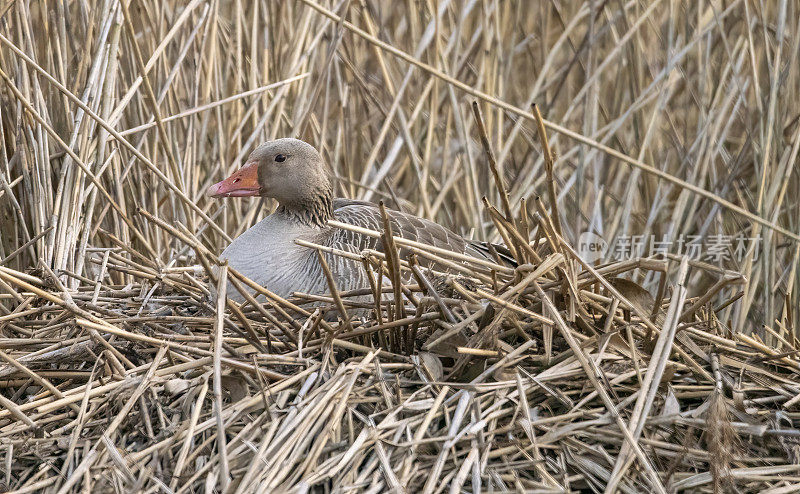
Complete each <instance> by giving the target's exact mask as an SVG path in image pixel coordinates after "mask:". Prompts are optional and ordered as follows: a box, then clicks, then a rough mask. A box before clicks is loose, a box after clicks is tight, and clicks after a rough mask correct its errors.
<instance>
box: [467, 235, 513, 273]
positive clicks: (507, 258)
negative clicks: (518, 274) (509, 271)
mask: <svg viewBox="0 0 800 494" xmlns="http://www.w3.org/2000/svg"><path fill="white" fill-rule="evenodd" d="M470 245H471V246H472V247H473V248H474V249H475V250H477V251H478V252H480V253H481V254H483V255H484V256H486V257H487V258H489V259H491V260H493V261H495V262H497V263H498V264H503V265H505V266H508V267H510V268H516V267H517V266H519V263H518V262H517V260H516V259H514V256H513V255H512V254H511V251H510V250H508V247H506V246H505V245H503V244H492V243H489V242H478V241H473V242H470Z"/></svg>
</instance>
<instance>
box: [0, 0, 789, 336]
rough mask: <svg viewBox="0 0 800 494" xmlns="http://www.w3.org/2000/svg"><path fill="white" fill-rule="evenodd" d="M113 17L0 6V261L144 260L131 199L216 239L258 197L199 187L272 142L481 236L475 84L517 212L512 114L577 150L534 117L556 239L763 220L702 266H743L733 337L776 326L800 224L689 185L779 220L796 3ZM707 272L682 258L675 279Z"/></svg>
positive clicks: (52, 6)
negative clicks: (736, 250)
mask: <svg viewBox="0 0 800 494" xmlns="http://www.w3.org/2000/svg"><path fill="white" fill-rule="evenodd" d="M128 10H129V12H128V13H129V16H128V17H126V16H125V15H124V10H123V9H122V8H121V7H120V4H119V3H117V2H67V3H65V2H32V3H30V5H28V4H27V3H26V2H7V3H6V4H5V5H4V8H3V17H2V19H3V23H2V30H0V33H2V35H3V40H2V49H1V50H0V56H2V70H3V73H4V74H5V76H4V78H3V79H4V82H3V86H2V87H3V91H2V97H3V106H2V124H3V125H2V132H3V135H2V141H3V144H4V146H3V151H2V153H0V160H2V162H0V170H1V171H2V174H1V175H0V180H2V193H3V195H4V196H5V197H4V198H1V199H0V211H2V213H0V214H2V215H3V216H2V221H3V224H2V225H3V228H2V242H0V249H2V251H0V258H5V257H6V256H8V255H9V254H11V253H12V252H14V251H16V250H17V249H19V248H20V247H21V246H24V245H26V244H27V247H26V248H25V249H23V250H22V252H19V253H18V254H17V255H16V256H14V258H13V259H8V260H6V265H8V266H10V267H14V268H17V269H21V270H24V269H27V268H28V267H31V266H36V265H37V264H38V262H39V261H40V260H41V261H42V262H43V263H45V264H46V265H47V266H50V267H51V268H53V269H56V270H67V271H69V272H72V273H75V274H78V275H87V274H89V272H87V269H89V267H88V266H90V265H91V263H89V264H87V262H86V261H87V249H91V248H92V247H102V246H112V245H115V244H117V243H121V244H123V245H131V246H133V247H134V248H135V250H137V251H139V252H146V253H147V255H148V257H150V256H152V257H154V258H157V259H158V260H159V261H160V262H161V263H164V264H168V263H169V262H171V261H174V260H175V259H176V258H179V257H180V256H181V255H186V254H187V252H188V251H187V249H186V247H185V246H184V245H182V244H181V243H180V242H178V241H176V240H175V239H174V238H173V237H171V236H170V234H169V233H167V232H164V231H163V230H160V229H158V228H156V227H154V226H153V225H152V224H151V223H148V222H147V221H146V220H145V219H143V218H142V217H140V216H137V215H136V214H135V211H136V208H140V207H141V208H144V209H145V210H147V211H149V212H151V213H153V214H157V215H158V216H159V217H161V218H163V219H165V220H167V221H169V222H180V223H181V224H183V225H185V226H186V227H187V228H189V230H191V231H192V232H196V233H198V236H199V237H200V238H202V239H203V241H204V242H205V243H206V244H207V245H209V246H210V247H212V250H214V251H218V250H219V249H221V248H222V247H224V245H225V242H226V238H225V236H224V235H223V234H222V232H226V233H227V234H228V235H229V236H231V237H233V236H235V235H237V234H238V233H240V232H242V231H244V230H245V229H246V228H247V227H249V226H250V225H251V224H253V222H255V221H257V220H258V219H259V218H260V217H262V216H263V215H265V214H268V212H269V208H268V207H264V206H262V205H261V203H260V202H259V201H258V200H256V199H252V200H251V199H245V200H236V201H225V202H219V201H213V200H209V199H207V198H205V197H203V191H204V190H205V188H206V187H207V186H208V185H209V184H210V183H213V182H214V181H217V180H219V179H220V178H221V177H223V176H224V175H226V174H227V173H229V172H230V171H231V170H233V169H235V168H236V167H237V166H239V165H240V164H241V163H242V160H243V158H245V157H246V156H247V154H248V153H249V152H250V151H251V150H252V149H253V147H254V146H255V145H257V144H258V143H260V142H262V141H264V140H266V139H270V138H274V137H281V136H298V137H301V138H303V139H305V140H307V141H309V142H311V143H313V144H314V145H316V146H317V147H318V148H320V149H321V150H322V152H323V154H324V156H325V157H326V158H327V159H328V161H329V163H330V165H331V166H332V167H333V169H334V170H335V173H336V174H337V175H338V176H339V177H340V180H339V181H338V190H339V193H340V194H341V195H344V196H350V197H363V198H369V199H372V200H378V199H384V200H387V201H391V204H399V205H400V206H401V207H403V208H405V209H407V210H409V211H412V212H414V213H417V214H420V215H422V216H425V217H428V218H432V219H435V220H437V221H439V222H441V223H443V224H445V225H448V226H451V227H453V228H454V229H456V230H458V231H461V232H462V233H464V234H467V235H470V234H472V233H471V232H473V231H474V236H475V237H477V238H491V237H492V231H491V221H490V220H489V217H488V215H487V213H486V212H485V211H484V210H483V208H482V206H481V197H482V196H484V195H486V196H488V197H489V198H490V200H491V201H492V202H494V203H497V202H498V196H497V192H496V189H495V188H494V187H491V186H490V183H491V176H490V172H489V170H488V167H487V166H486V165H485V162H484V159H483V156H482V151H481V148H480V145H479V143H478V141H477V136H476V131H475V128H474V120H473V119H472V116H471V111H470V102H472V101H473V100H477V101H478V102H479V103H480V105H481V107H482V109H483V114H484V116H485V122H486V127H487V133H488V135H489V137H490V140H491V144H492V147H493V149H494V150H495V153H496V155H497V158H498V163H499V167H500V169H501V172H502V174H503V175H504V177H505V178H506V179H507V181H508V183H509V184H510V198H511V203H512V204H514V205H516V204H518V203H519V200H520V199H523V198H525V199H528V203H529V204H530V199H531V198H532V197H534V196H536V195H537V194H544V193H545V189H544V179H545V174H544V170H543V160H542V155H541V152H540V147H539V144H538V139H537V137H536V130H535V129H536V127H535V122H533V121H531V120H529V119H527V118H525V117H521V116H520V115H519V112H530V109H531V104H533V103H536V104H538V106H539V108H540V111H541V112H542V114H543V115H544V116H545V118H546V119H547V120H548V121H550V122H554V123H556V124H557V125H558V126H563V127H565V128H567V129H570V130H572V131H574V132H575V133H578V134H580V135H582V136H584V137H585V138H586V140H587V141H589V142H590V143H589V144H586V143H583V142H578V141H577V140H576V139H573V138H571V137H569V136H565V135H562V134H560V133H559V132H553V131H552V128H551V134H552V135H551V141H552V147H553V149H554V152H555V153H556V156H557V159H556V162H555V175H556V179H557V183H558V189H559V203H558V204H559V213H560V215H561V218H562V222H563V224H564V227H565V232H566V234H567V236H568V237H569V238H572V239H573V240H575V241H577V239H578V236H579V235H580V233H581V232H584V231H590V230H591V231H596V232H599V233H602V235H603V237H604V238H606V239H613V238H615V237H618V236H620V235H639V234H641V235H651V234H652V235H655V237H656V238H657V239H660V238H662V237H663V236H664V235H667V236H668V237H667V238H669V239H671V240H674V241H677V239H678V238H679V237H680V236H681V235H682V234H683V235H685V236H688V235H702V236H704V237H703V238H704V241H706V240H708V238H709V237H711V236H713V235H717V234H721V235H730V236H736V235H742V236H745V237H748V238H749V237H759V236H760V237H761V238H762V241H761V244H760V247H761V248H760V249H759V250H758V251H756V253H755V254H754V256H753V257H756V258H755V259H752V260H751V259H750V258H746V259H744V260H743V261H742V262H739V261H738V260H737V259H735V258H733V259H730V260H726V261H724V262H723V263H721V264H722V267H724V268H728V269H733V270H736V271H740V272H742V273H743V274H744V275H745V276H746V277H747V279H748V280H750V283H749V284H748V285H747V288H746V290H745V293H744V296H743V298H742V300H741V302H739V303H737V304H736V305H735V307H733V308H732V309H731V313H730V315H729V318H728V319H729V320H730V321H731V325H732V327H733V328H734V329H735V330H741V329H748V330H751V329H753V328H758V327H760V325H761V324H768V325H774V324H775V323H776V322H775V321H776V320H777V321H779V322H778V323H779V324H786V325H787V326H788V327H792V328H794V327H797V323H798V319H797V317H798V314H797V312H798V311H796V310H791V308H793V307H797V306H798V300H800V298H798V295H797V290H796V289H794V286H795V282H796V281H797V279H798V275H800V270H798V252H800V251H798V248H799V247H800V243H798V242H797V239H791V238H789V237H787V236H786V235H782V234H776V233H775V231H774V230H773V229H772V228H769V227H764V226H763V225H761V224H759V223H756V222H754V221H752V220H751V219H749V218H748V217H746V216H744V215H742V214H739V213H736V212H731V211H730V209H729V208H726V207H724V206H721V205H720V204H719V202H715V201H714V200H712V199H709V198H707V197H703V196H700V195H698V194H697V193H696V191H694V190H692V188H690V187H688V186H687V185H689V186H693V187H695V188H698V189H702V190H704V191H707V192H708V193H709V194H712V195H713V196H714V197H716V198H721V199H724V200H726V201H730V202H731V203H733V204H735V205H737V206H739V207H741V208H742V209H744V210H746V211H749V212H752V214H753V215H757V216H759V217H761V218H763V220H765V221H766V222H768V223H773V224H776V225H780V226H782V227H783V228H785V229H786V230H789V231H791V232H798V231H800V211H798V207H800V206H798V202H797V201H796V200H794V199H795V198H796V197H797V195H798V192H799V191H800V182H799V181H800V173H798V160H797V152H798V145H800V139H799V138H798V137H799V136H800V125H798V117H799V116H800V110H799V108H798V105H797V104H796V102H797V100H798V97H799V96H800V95H798V91H799V90H800V67H798V62H797V58H798V50H800V38H799V37H798V29H797V27H798V26H797V22H798V21H797V19H798V14H799V13H800V12H798V5H797V4H796V3H795V2H763V3H762V2H746V1H734V2H726V3H721V2H699V3H698V2H667V1H663V2H642V3H639V2H599V1H598V2H595V3H592V2H576V3H572V2H567V3H565V4H563V5H562V4H558V3H550V2H532V3H527V2H464V3H461V2H455V3H451V2H410V1H409V2H377V3H372V2H367V3H362V2H343V3H334V4H321V3H316V2H309V3H304V2H254V3H252V4H250V3H249V2H241V1H234V2H205V1H191V2H187V3H186V4H185V5H184V4H182V3H180V2H133V4H132V5H131V6H130V7H129V9H128ZM342 12H344V14H345V18H346V23H342V22H339V20H338V19H339V17H337V16H338V15H339V14H341V13H342ZM437 12H438V15H435V14H436V13H437ZM125 19H129V21H130V22H129V23H126V22H125ZM131 32H133V33H135V37H132V36H131ZM134 42H135V44H134ZM409 58H412V59H413V60H414V61H416V62H418V63H416V64H411V63H409V62H408V59H409ZM451 79H455V80H458V81H460V82H461V83H462V84H463V85H464V86H467V87H469V88H471V89H472V90H473V94H468V93H467V92H465V91H464V90H462V89H463V88H459V87H454V85H453V84H451V83H450V82H449V81H450V80H451ZM287 81H288V82H287ZM59 86H60V87H59ZM268 86H273V87H272V88H270V89H266V87H268ZM150 96H154V97H155V103H154V102H153V100H152V99H150ZM484 96H487V97H484ZM75 98H77V99H78V100H80V102H81V103H82V104H83V105H85V106H87V107H88V108H89V109H90V110H91V111H92V112H93V113H94V115H96V116H98V117H100V119H102V122H103V125H101V124H100V123H99V122H98V119H96V118H92V117H90V116H88V115H87V114H86V112H85V111H83V110H82V108H81V105H79V104H78V102H77V101H75ZM495 100H497V101H500V102H503V103H504V104H505V105H506V106H507V107H509V106H513V107H515V108H517V109H519V110H518V111H516V112H515V111H508V109H507V108H506V109H504V108H499V107H498V106H497V105H495V104H492V103H493V102H494V101H495ZM158 120H161V124H160V125H159V124H157V121H158ZM111 129H113V130H114V131H115V132H110V130H111ZM63 143H66V144H68V145H69V147H70V149H71V150H72V152H73V153H74V154H75V155H77V156H70V154H71V153H68V154H65V150H64V146H63ZM592 143H599V144H603V145H606V146H609V147H611V148H613V149H616V150H618V151H619V152H621V153H624V155H626V156H628V157H630V158H632V159H634V160H637V161H639V162H641V163H642V165H643V166H642V167H641V168H634V167H631V166H630V165H628V164H626V163H625V162H624V161H622V160H620V159H618V158H617V157H614V156H610V155H609V154H607V153H605V152H603V150H602V149H599V150H598V147H597V146H595V145H593V144H592ZM86 170H88V171H90V172H91V173H92V174H93V175H94V176H95V177H96V179H97V182H98V184H99V185H100V187H101V188H102V189H98V188H97V186H96V184H94V183H93V180H92V179H91V178H90V177H89V176H87V174H86ZM652 170H658V171H660V172H661V173H663V174H668V175H669V176H672V177H676V178H677V179H680V180H683V181H685V182H684V183H674V182H671V181H669V180H665V179H663V178H659V177H657V176H655V175H654V174H653V173H651V171H652ZM112 200H113V205H112ZM212 218H213V225H218V227H216V226H212V224H211V223H209V221H208V220H209V219H212ZM598 225H600V227H599V228H598ZM48 229H49V230H48ZM45 232H46V233H45ZM37 236H38V238H37V239H36V240H35V241H34V242H30V241H31V239H34V238H36V237H37ZM687 238H688V237H687ZM29 242H30V243H29ZM643 281H645V282H646V283H650V282H651V281H652V280H649V279H648V280H643ZM73 283H74V280H73ZM709 283H710V281H709V280H707V279H704V278H703V277H702V276H698V277H696V278H693V279H692V280H691V283H690V284H689V286H690V290H692V293H702V292H703V290H704V289H705V288H706V287H707V285H708V284H709Z"/></svg>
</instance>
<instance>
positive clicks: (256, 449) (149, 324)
mask: <svg viewBox="0 0 800 494" xmlns="http://www.w3.org/2000/svg"><path fill="white" fill-rule="evenodd" d="M489 207H490V211H491V212H492V217H493V218H495V220H496V222H497V223H496V226H497V227H498V228H501V229H502V230H503V231H504V233H505V236H507V238H508V239H509V240H510V242H509V246H510V250H511V251H512V252H514V254H515V256H516V258H517V260H518V261H519V266H518V267H516V268H510V267H507V266H505V265H503V264H499V263H493V262H490V261H478V260H474V259H470V258H466V257H464V256H461V255H459V254H457V253H451V254H450V255H448V254H447V253H442V252H441V251H437V252H431V251H429V250H426V249H425V248H424V246H409V245H405V248H409V249H411V250H413V251H415V252H414V253H412V254H411V256H410V257H409V258H407V259H402V258H400V256H399V254H398V251H397V250H396V249H397V248H398V247H399V245H400V244H403V242H404V240H403V239H400V238H394V239H392V238H391V237H388V236H387V232H375V233H376V234H381V235H383V238H384V241H385V245H387V252H386V253H382V252H364V253H362V255H363V258H364V260H365V269H369V270H371V271H373V272H374V273H375V275H377V270H379V269H383V271H384V275H385V276H387V277H389V278H390V279H398V278H397V277H400V278H399V279H401V280H408V281H403V282H402V283H400V284H398V285H396V287H397V288H398V289H399V290H394V289H393V288H392V287H388V288H387V287H382V288H380V291H381V292H387V291H389V293H374V292H372V291H370V290H366V291H362V292H354V293H343V292H334V293H332V294H329V295H326V296H319V295H317V296H310V295H304V294H296V295H295V296H294V297H292V298H290V299H288V300H286V299H282V298H280V297H277V296H275V295H274V294H272V293H270V292H269V291H268V290H266V289H264V288H261V287H258V286H257V285H255V284H253V283H252V282H250V281H249V280H246V279H244V278H242V277H241V276H240V275H238V273H236V272H235V271H233V270H229V269H227V267H226V266H223V267H222V269H220V270H219V278H218V279H217V280H211V282H214V283H217V284H218V285H219V286H220V289H221V290H223V289H224V286H225V285H226V284H227V283H226V281H227V279H228V278H229V277H230V278H231V279H232V280H234V282H235V284H237V285H238V286H241V287H243V288H244V287H245V286H247V285H248V284H250V285H252V288H254V289H256V290H257V292H256V293H257V295H258V297H257V299H253V300H252V301H251V302H248V303H245V304H243V305H242V306H239V305H237V304H236V303H235V302H233V301H231V300H230V299H227V300H226V299H222V298H220V299H218V300H217V304H216V306H214V305H213V304H212V303H211V302H210V301H209V299H208V296H207V294H208V282H209V280H208V278H207V277H205V276H203V275H202V272H201V271H200V270H198V269H197V268H194V267H192V266H186V267H180V266H171V267H166V268H164V267H162V268H159V267H158V266H157V265H156V264H155V263H152V262H148V261H147V260H146V259H144V258H142V259H140V260H139V261H133V260H131V259H129V258H126V257H123V256H121V255H120V253H119V252H118V251H115V250H105V251H104V256H103V261H102V266H103V269H105V270H107V271H108V272H110V273H113V272H117V273H124V274H126V275H129V276H131V277H132V281H130V282H128V283H126V284H125V285H124V286H122V285H117V286H115V285H108V284H101V283H96V282H93V281H92V280H80V283H79V284H78V286H77V288H76V289H72V290H67V289H66V288H65V287H64V286H63V284H62V283H61V281H60V280H59V277H57V276H56V275H55V273H53V272H52V271H51V270H49V269H48V268H46V267H45V268H44V269H42V270H41V271H40V272H37V273H22V272H19V271H15V270H11V269H8V268H4V267H0V279H2V281H3V283H4V286H5V287H6V289H7V290H8V289H9V288H10V289H11V290H10V293H11V294H12V295H14V296H15V297H17V298H18V299H19V302H20V303H19V304H18V305H17V306H16V307H15V309H14V310H13V311H11V312H10V313H9V314H7V315H5V316H2V319H1V320H2V324H3V326H4V327H6V328H9V329H11V330H15V331H18V332H21V333H30V337H18V338H5V339H4V340H3V346H4V348H5V350H4V351H3V352H0V358H2V359H3V363H4V365H3V367H2V368H0V373H2V381H0V382H2V386H3V387H4V388H6V389H8V390H15V391H14V393H13V396H11V397H10V398H6V397H4V396H2V395H0V400H2V404H3V408H4V409H3V410H2V411H0V434H2V439H3V444H4V447H5V448H6V452H7V453H6V454H7V456H6V458H13V461H10V462H8V461H7V463H6V472H8V474H9V475H8V477H7V478H12V479H15V482H14V483H13V484H11V485H7V487H8V488H14V489H20V490H22V491H32V490H38V489H45V488H51V489H52V488H56V487H59V488H61V489H65V488H78V487H79V486H83V487H84V488H89V489H91V490H100V491H105V490H113V489H122V490H126V491H134V490H135V491H142V492H147V491H155V490H159V489H169V490H170V491H173V492H182V491H187V490H188V491H194V490H198V489H201V488H202V487H203V486H206V487H218V488H220V489H221V490H223V491H226V492H227V491H229V492H251V491H259V492H265V491H266V492H272V491H298V490H299V491H304V490H307V489H312V490H333V491H337V492H340V491H341V492H344V491H352V490H357V491H361V490H364V491H370V492H379V491H385V490H398V491H402V490H405V491H407V492H417V491H423V492H438V491H442V490H444V489H447V490H449V491H450V492H459V491H463V490H468V491H479V490H486V489H489V490H494V491H513V490H524V491H535V492H556V491H563V490H582V489H593V490H602V489H603V488H604V486H606V487H608V486H612V487H614V486H616V487H617V488H619V489H620V490H622V491H624V492H639V491H644V490H648V489H653V490H654V491H660V492H666V491H682V490H699V489H710V488H714V489H728V488H731V487H733V486H736V487H738V488H741V489H744V490H747V491H753V490H758V489H760V488H762V487H764V486H766V485H769V483H770V482H775V481H777V480H778V479H779V478H782V476H786V475H793V474H794V473H795V472H796V471H797V470H798V468H800V466H798V464H797V459H798V456H797V454H798V452H800V449H798V445H800V443H799V442H798V440H799V439H800V437H798V436H799V435H800V431H798V430H797V429H794V428H793V427H792V420H791V418H790V415H789V414H788V413H785V412H783V413H781V412H776V411H775V408H776V407H780V406H783V408H784V409H788V408H791V407H792V405H793V404H794V403H795V402H797V401H798V399H797V398H798V397H799V396H800V394H798V389H797V388H798V387H797V385H796V377H797V372H798V369H799V368H800V363H798V361H797V359H796V358H795V356H794V354H793V353H791V352H786V348H791V347H793V343H794V342H793V341H785V340H784V338H783V337H782V336H780V335H776V337H777V339H778V341H780V344H778V345H775V346H769V345H766V344H764V343H763V341H762V340H760V339H759V338H758V337H756V336H747V335H744V334H731V333H730V332H729V331H728V330H727V329H726V327H725V325H724V324H722V323H721V322H720V320H719V319H718V317H717V314H718V312H719V311H720V310H721V309H722V308H723V307H719V306H713V305H711V304H708V303H705V302H706V300H710V299H711V295H713V294H711V295H709V296H708V297H698V298H687V289H686V286H685V282H686V280H687V274H688V273H689V271H691V270H710V271H712V272H713V274H714V275H715V276H717V277H718V278H719V279H720V280H724V281H725V283H721V285H723V286H724V285H725V284H736V283H741V282H742V279H741V276H739V275H736V274H735V273H731V272H719V270H718V269H716V268H713V267H712V266H708V265H704V264H702V263H698V262H689V261H688V259H686V258H682V259H661V260H659V259H636V260H631V261H625V262H618V263H613V264H608V265H603V266H598V267H592V266H591V265H589V264H586V263H585V262H584V261H582V260H581V259H580V258H579V257H578V256H577V255H576V253H575V251H574V249H573V248H572V247H571V246H570V245H569V244H568V243H566V242H564V241H563V239H562V237H561V236H560V235H559V234H558V232H557V231H555V230H554V225H553V222H552V220H551V217H550V216H549V215H548V214H547V213H546V211H544V209H543V208H542V209H540V211H541V213H542V214H537V215H535V216H534V217H533V218H531V219H530V220H528V219H525V220H523V221H516V222H511V221H508V220H507V218H505V217H504V216H503V215H502V214H501V213H500V212H499V211H497V210H495V209H494V208H492V207H491V206H489ZM152 219H154V220H156V218H152ZM528 221H530V223H529V222H528ZM529 225H530V226H531V227H532V231H531V232H527V231H525V228H527V227H528V226H529ZM163 226H164V227H168V228H169V225H167V224H166V223H163ZM521 229H522V231H521ZM529 235H531V236H533V237H534V238H539V239H541V241H540V242H532V243H528V242H523V241H520V239H524V238H528V236H529ZM198 252H200V255H201V256H205V255H206V254H205V253H203V252H202V251H198ZM417 255H425V256H426V257H428V258H430V259H435V260H439V261H440V262H441V263H446V262H447V261H450V264H451V265H453V266H457V267H458V268H459V269H456V270H455V271H456V272H455V273H449V274H448V273H439V272H436V271H433V270H422V269H420V268H419V265H418V264H417V263H416V262H415V256H417ZM392 259H394V261H392ZM454 260H456V261H458V262H454ZM206 262H208V260H207V261H206ZM670 264H677V265H678V269H677V272H676V274H675V275H674V276H669V275H668V273H669V272H670V269H669V268H670ZM395 270H398V272H394V271H395ZM459 270H460V272H458V271H459ZM633 270H644V271H649V272H652V273H653V274H654V275H655V276H656V277H657V279H658V280H659V286H660V289H659V290H658V297H653V296H651V295H650V294H649V292H647V291H646V290H644V289H643V288H642V287H640V286H639V285H637V284H635V283H633V282H631V281H628V280H627V279H625V278H623V276H624V275H625V274H627V273H629V272H631V271H633ZM405 273H409V274H410V275H411V276H401V274H405ZM376 286H377V285H376ZM375 290H378V289H377V288H376V289H375ZM365 294H369V295H372V297H371V299H372V302H367V303H365V302H364V296H365ZM723 305H727V304H723ZM353 310H355V311H356V312H358V313H360V314H362V315H361V316H359V317H350V315H349V314H350V311H353ZM367 310H368V311H369V315H368V316H364V315H363V314H364V311H367ZM326 314H335V315H338V318H337V320H336V321H332V320H331V318H330V317H325V316H326ZM56 330H58V333H59V334H62V335H67V336H66V337H62V338H52V337H51V338H48V337H36V336H35V335H41V334H45V333H48V332H50V333H52V332H54V331H56ZM44 465H47V466H44Z"/></svg>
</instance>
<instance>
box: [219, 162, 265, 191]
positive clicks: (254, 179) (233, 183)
mask: <svg viewBox="0 0 800 494" xmlns="http://www.w3.org/2000/svg"><path fill="white" fill-rule="evenodd" d="M259 192H261V186H260V185H259V184H258V163H257V162H255V161H251V162H249V163H245V165H244V166H243V167H241V168H239V169H238V170H236V171H235V172H234V173H233V174H232V175H231V176H230V177H228V178H226V179H225V180H223V181H222V182H217V183H215V184H214V185H212V186H211V187H209V188H208V190H207V191H206V194H207V195H209V196H211V197H247V196H257V195H258V194H259Z"/></svg>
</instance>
